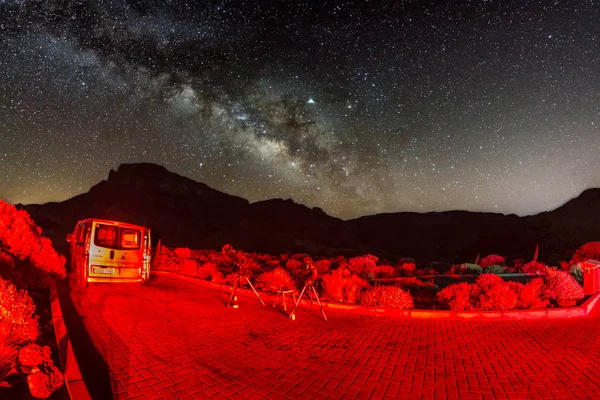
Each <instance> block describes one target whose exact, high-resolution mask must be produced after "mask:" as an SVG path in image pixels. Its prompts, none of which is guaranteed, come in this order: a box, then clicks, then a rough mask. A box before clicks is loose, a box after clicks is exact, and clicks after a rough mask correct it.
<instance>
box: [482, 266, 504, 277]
mask: <svg viewBox="0 0 600 400" xmlns="http://www.w3.org/2000/svg"><path fill="white" fill-rule="evenodd" d="M505 271H506V268H504V267H503V266H502V265H498V264H495V265H490V266H489V267H488V268H487V269H486V272H487V273H488V274H496V275H499V274H503V273H504V272H505Z"/></svg>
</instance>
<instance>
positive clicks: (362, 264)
mask: <svg viewBox="0 0 600 400" xmlns="http://www.w3.org/2000/svg"><path fill="white" fill-rule="evenodd" d="M377 261H379V259H378V258H377V257H375V256H373V255H371V254H367V255H364V256H358V257H353V258H351V259H350V261H349V264H350V265H349V268H350V271H352V272H353V273H354V274H355V275H358V276H360V277H362V278H367V279H372V278H373V270H374V269H375V266H376V265H377Z"/></svg>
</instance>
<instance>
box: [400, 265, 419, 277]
mask: <svg viewBox="0 0 600 400" xmlns="http://www.w3.org/2000/svg"><path fill="white" fill-rule="evenodd" d="M400 269H401V270H402V273H404V275H408V276H410V275H413V274H414V273H415V271H416V270H417V266H416V264H415V263H412V262H410V263H404V264H402V265H401V266H400Z"/></svg>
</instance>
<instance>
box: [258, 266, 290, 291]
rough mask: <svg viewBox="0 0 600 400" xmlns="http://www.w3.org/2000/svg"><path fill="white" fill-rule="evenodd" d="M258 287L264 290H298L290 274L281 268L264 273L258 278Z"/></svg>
mask: <svg viewBox="0 0 600 400" xmlns="http://www.w3.org/2000/svg"><path fill="white" fill-rule="evenodd" d="M256 286H257V287H259V288H261V289H263V290H275V291H278V290H284V289H296V284H295V283H294V280H293V279H292V277H291V275H290V274H289V272H287V271H286V270H285V269H283V268H281V267H277V268H275V269H274V270H273V271H268V272H263V273H262V274H260V275H259V276H258V278H256Z"/></svg>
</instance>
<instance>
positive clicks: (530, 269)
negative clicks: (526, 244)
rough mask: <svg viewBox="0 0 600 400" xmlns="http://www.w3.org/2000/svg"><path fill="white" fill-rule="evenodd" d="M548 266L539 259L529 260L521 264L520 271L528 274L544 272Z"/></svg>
mask: <svg viewBox="0 0 600 400" xmlns="http://www.w3.org/2000/svg"><path fill="white" fill-rule="evenodd" d="M547 268H548V266H547V265H546V264H543V263H541V262H539V261H535V260H533V261H529V262H528V263H527V264H525V265H523V268H522V271H523V272H526V273H528V274H535V273H538V272H546V269H547Z"/></svg>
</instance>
